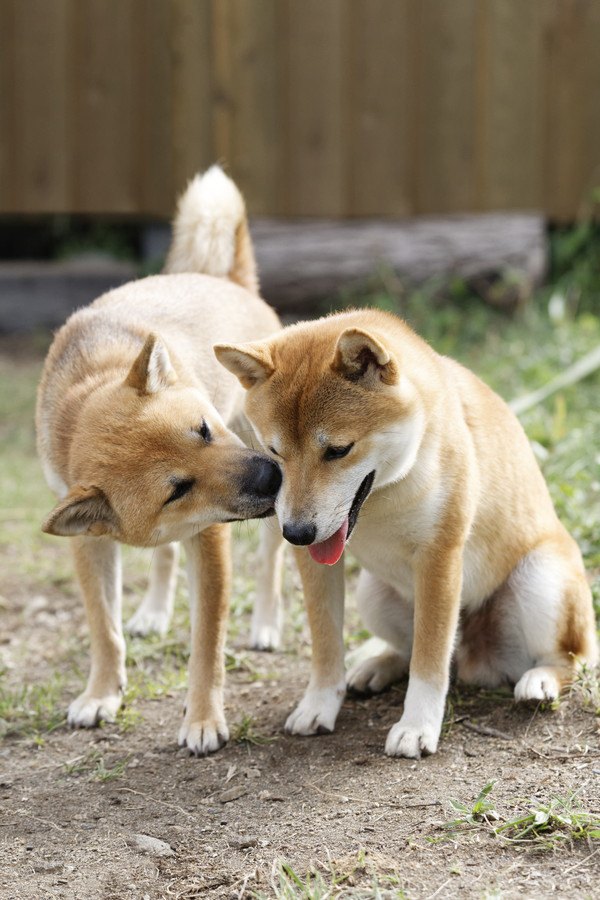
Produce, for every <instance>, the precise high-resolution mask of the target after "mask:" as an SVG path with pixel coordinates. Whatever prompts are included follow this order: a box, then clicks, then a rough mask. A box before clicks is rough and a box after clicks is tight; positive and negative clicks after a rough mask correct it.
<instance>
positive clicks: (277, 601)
mask: <svg viewBox="0 0 600 900" xmlns="http://www.w3.org/2000/svg"><path fill="white" fill-rule="evenodd" d="M283 549H284V548H283V536H282V534H281V532H280V530H279V527H278V526H277V524H276V523H275V522H274V521H272V520H271V521H266V522H262V523H261V535H260V549H259V565H260V572H259V576H258V578H257V585H256V602H255V604H254V609H253V611H252V629H251V632H250V645H251V647H252V648H253V649H254V650H277V648H278V647H279V645H280V643H281V625H282V622H281V618H282V617H281V570H282V566H283Z"/></svg>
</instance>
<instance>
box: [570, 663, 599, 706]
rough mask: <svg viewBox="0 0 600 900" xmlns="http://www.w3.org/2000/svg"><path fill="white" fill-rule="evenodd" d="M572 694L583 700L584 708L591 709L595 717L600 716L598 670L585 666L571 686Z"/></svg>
mask: <svg viewBox="0 0 600 900" xmlns="http://www.w3.org/2000/svg"><path fill="white" fill-rule="evenodd" d="M571 693H572V694H574V695H575V696H576V697H578V698H579V699H580V700H581V702H582V703H583V706H584V707H587V708H588V709H590V708H591V709H592V710H593V712H594V714H595V715H597V716H600V679H599V678H598V671H597V669H595V668H590V666H587V665H583V666H582V667H581V668H580V670H579V672H578V673H577V677H576V679H575V681H574V682H573V684H572V686H571Z"/></svg>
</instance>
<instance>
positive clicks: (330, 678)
mask: <svg viewBox="0 0 600 900" xmlns="http://www.w3.org/2000/svg"><path fill="white" fill-rule="evenodd" d="M295 556H296V560H297V562H298V568H299V569H300V576H301V578H302V586H303V588H304V598H305V603H306V610H307V613H308V621H309V625H310V633H311V637H312V658H311V676H310V681H309V684H308V688H307V689H306V693H305V694H304V697H303V698H302V700H301V701H300V703H299V704H298V706H297V707H296V709H295V710H294V711H293V712H292V713H291V715H290V716H289V717H288V720H287V722H286V723H285V730H286V731H287V732H288V733H289V734H328V733H329V732H331V731H333V729H334V726H335V720H336V719H337V715H338V713H339V711H340V707H341V705H342V703H343V700H344V695H345V692H346V684H345V678H344V634H343V631H344V561H343V558H342V559H341V560H340V561H339V562H338V563H336V564H335V565H334V566H323V565H320V564H319V563H316V562H314V561H313V560H312V559H311V557H310V555H309V553H308V551H307V550H305V549H304V548H302V549H298V550H296V551H295Z"/></svg>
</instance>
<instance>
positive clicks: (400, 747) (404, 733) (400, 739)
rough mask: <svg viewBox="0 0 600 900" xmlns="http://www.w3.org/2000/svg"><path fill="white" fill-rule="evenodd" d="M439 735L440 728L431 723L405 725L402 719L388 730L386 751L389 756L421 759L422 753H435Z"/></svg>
mask: <svg viewBox="0 0 600 900" xmlns="http://www.w3.org/2000/svg"><path fill="white" fill-rule="evenodd" d="M439 736H440V732H439V729H436V728H434V727H433V726H431V725H426V724H423V725H420V726H415V725H405V724H404V722H403V720H402V719H400V721H399V722H396V724H395V725H394V726H392V728H390V730H389V732H388V736H387V740H386V742H385V752H386V754H387V755H388V756H407V757H409V759H420V758H421V755H422V754H426V755H427V754H429V753H435V751H436V750H437V745H438V739H439Z"/></svg>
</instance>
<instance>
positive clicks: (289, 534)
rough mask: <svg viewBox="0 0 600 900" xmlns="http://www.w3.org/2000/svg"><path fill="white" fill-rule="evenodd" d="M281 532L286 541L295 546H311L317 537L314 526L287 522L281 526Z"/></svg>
mask: <svg viewBox="0 0 600 900" xmlns="http://www.w3.org/2000/svg"><path fill="white" fill-rule="evenodd" d="M282 531H283V536H284V538H285V539H286V541H289V542H290V544H297V545H298V546H305V545H306V544H312V543H313V541H314V539H315V538H316V536H317V526H316V525H296V524H294V523H293V522H292V523H290V522H287V523H286V524H285V525H284V526H283V529H282Z"/></svg>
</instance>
